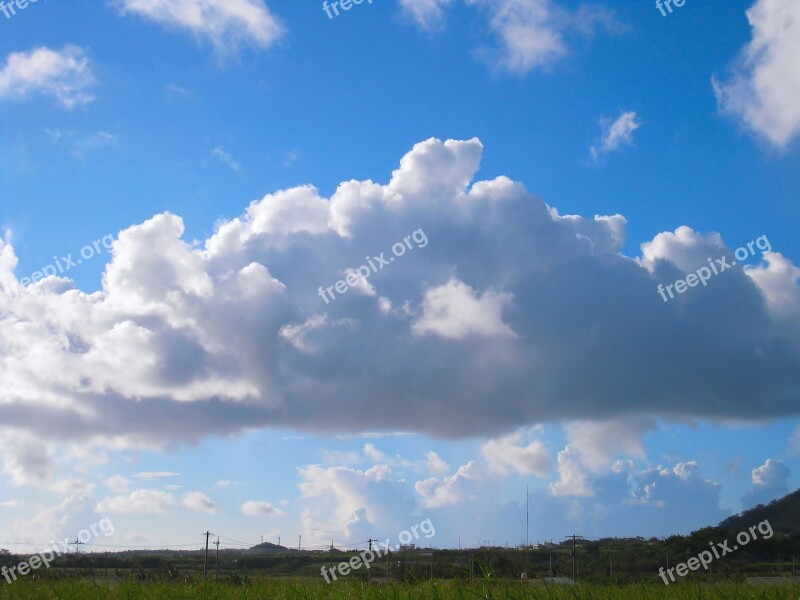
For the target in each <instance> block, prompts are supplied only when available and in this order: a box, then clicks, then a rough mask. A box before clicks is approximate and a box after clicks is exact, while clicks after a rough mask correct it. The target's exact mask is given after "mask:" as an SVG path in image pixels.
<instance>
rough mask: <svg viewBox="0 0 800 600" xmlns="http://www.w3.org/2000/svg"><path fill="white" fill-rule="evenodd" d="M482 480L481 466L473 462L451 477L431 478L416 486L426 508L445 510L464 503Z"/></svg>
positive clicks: (461, 467)
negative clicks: (444, 508)
mask: <svg viewBox="0 0 800 600" xmlns="http://www.w3.org/2000/svg"><path fill="white" fill-rule="evenodd" d="M481 478H482V471H481V465H480V463H478V462H477V461H474V460H471V461H469V462H468V463H467V464H465V465H462V466H460V467H459V468H458V470H457V471H456V472H455V473H453V474H452V475H449V476H444V477H429V478H428V479H424V480H422V481H418V482H417V483H416V484H414V489H416V490H417V493H418V494H419V495H420V496H421V499H422V500H421V501H422V506H424V507H425V508H443V507H446V506H453V505H455V504H459V503H461V502H463V501H464V500H465V499H467V498H469V497H470V495H471V490H472V489H473V486H474V485H475V484H476V483H478V482H479V481H480V479H481Z"/></svg>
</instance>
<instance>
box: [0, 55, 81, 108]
mask: <svg viewBox="0 0 800 600" xmlns="http://www.w3.org/2000/svg"><path fill="white" fill-rule="evenodd" d="M94 83H95V79H94V76H93V75H92V70H91V67H90V64H89V57H88V56H87V55H86V51H85V50H83V49H82V48H78V47H77V46H65V47H64V48H63V49H62V50H52V49H51V48H47V47H43V46H42V47H38V48H34V49H33V50H30V51H29V52H12V53H11V54H9V55H8V57H7V58H6V64H5V66H4V67H3V68H2V70H0V100H2V99H22V98H25V97H27V96H29V95H32V94H43V95H45V96H52V97H54V98H55V99H56V100H58V102H59V103H60V104H61V105H62V106H64V107H65V108H75V107H76V106H79V105H81V104H88V103H89V102H91V101H92V100H94V96H93V95H92V94H91V92H90V91H89V88H91V87H92V86H93V85H94Z"/></svg>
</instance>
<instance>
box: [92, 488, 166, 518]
mask: <svg viewBox="0 0 800 600" xmlns="http://www.w3.org/2000/svg"><path fill="white" fill-rule="evenodd" d="M175 506H176V504H175V499H174V498H173V497H172V494H169V493H168V492H162V491H159V490H135V491H133V492H131V493H130V495H127V496H124V495H122V496H114V497H111V498H105V499H103V500H101V501H100V502H98V503H97V510H98V511H99V512H100V513H123V514H128V513H139V514H154V513H165V512H167V511H170V510H172V509H173V508H175Z"/></svg>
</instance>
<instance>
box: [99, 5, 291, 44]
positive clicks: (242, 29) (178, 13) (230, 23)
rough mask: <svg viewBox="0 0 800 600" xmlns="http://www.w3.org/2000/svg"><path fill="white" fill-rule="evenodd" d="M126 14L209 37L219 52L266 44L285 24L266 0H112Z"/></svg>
mask: <svg viewBox="0 0 800 600" xmlns="http://www.w3.org/2000/svg"><path fill="white" fill-rule="evenodd" d="M112 2H113V4H114V5H116V6H117V7H118V8H119V10H120V11H121V12H122V13H124V14H135V15H138V16H141V17H144V18H146V19H149V20H151V21H154V22H156V23H160V24H162V25H165V26H168V27H174V28H178V29H184V30H188V31H190V32H192V33H193V34H194V35H195V36H196V37H198V38H201V39H205V40H207V41H209V42H210V43H211V44H212V46H213V47H214V50H215V51H216V52H217V54H218V55H220V56H225V55H228V54H230V53H232V52H235V51H237V50H238V49H239V48H240V47H241V46H242V45H243V44H249V45H252V46H255V47H259V48H267V47H269V46H271V45H272V44H274V43H275V42H276V41H277V40H278V39H280V37H281V36H282V35H283V34H284V27H283V25H281V23H280V21H279V20H278V18H277V17H275V15H273V14H272V12H270V10H269V8H268V7H267V5H266V4H265V3H264V1H263V0H225V2H217V1H215V0H112Z"/></svg>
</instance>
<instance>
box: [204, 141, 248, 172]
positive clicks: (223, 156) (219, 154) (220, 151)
mask: <svg viewBox="0 0 800 600" xmlns="http://www.w3.org/2000/svg"><path fill="white" fill-rule="evenodd" d="M211 155H212V156H213V157H214V158H216V159H217V160H219V161H220V162H221V163H222V164H223V165H225V166H226V167H228V168H229V169H230V170H231V171H233V172H234V173H239V172H240V171H241V170H242V166H241V165H240V164H239V163H238V162H236V160H235V159H234V158H233V156H232V155H231V154H230V152H228V151H226V150H225V148H223V147H222V146H217V147H216V148H214V149H213V150H212V151H211Z"/></svg>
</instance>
